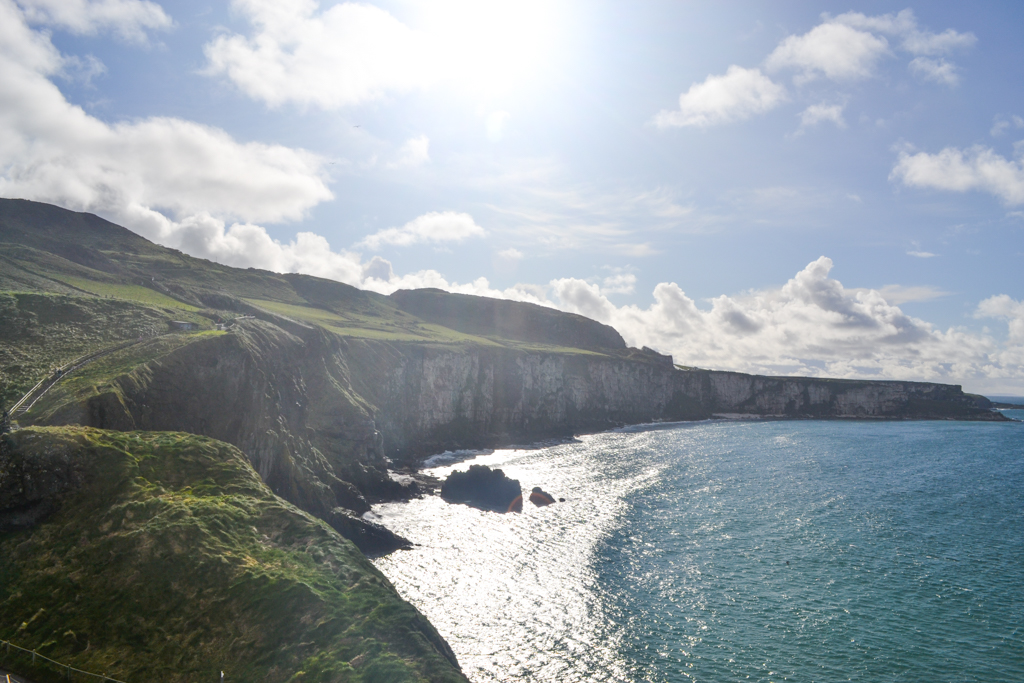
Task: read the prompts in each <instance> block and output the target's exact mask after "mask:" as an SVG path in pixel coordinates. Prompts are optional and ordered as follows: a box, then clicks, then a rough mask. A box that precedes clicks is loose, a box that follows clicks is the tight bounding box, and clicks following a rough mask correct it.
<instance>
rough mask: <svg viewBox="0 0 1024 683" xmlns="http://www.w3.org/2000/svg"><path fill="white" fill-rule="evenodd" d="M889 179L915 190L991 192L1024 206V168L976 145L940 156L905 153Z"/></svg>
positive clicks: (898, 160)
mask: <svg viewBox="0 0 1024 683" xmlns="http://www.w3.org/2000/svg"><path fill="white" fill-rule="evenodd" d="M889 179H890V180H898V181H901V182H902V183H903V184H904V185H908V186H912V187H923V188H933V189H937V190H949V191H953V192H967V191H969V190H978V191H981V192H988V193H990V194H993V195H995V196H997V197H999V198H1000V199H1002V200H1003V202H1005V203H1006V204H1009V205H1018V204H1024V166H1022V162H1021V160H1017V161H1014V160H1011V159H1007V158H1006V157H1003V156H1001V155H999V154H997V153H996V152H995V151H994V150H992V149H991V148H987V147H982V146H981V145H975V146H973V147H970V148H968V149H966V150H960V149H957V148H955V147H947V148H945V149H943V150H942V151H940V152H938V153H937V154H928V153H927V152H918V153H916V154H914V153H911V152H910V151H908V150H902V151H900V153H899V157H898V159H897V161H896V165H895V166H894V167H893V169H892V173H890V174H889Z"/></svg>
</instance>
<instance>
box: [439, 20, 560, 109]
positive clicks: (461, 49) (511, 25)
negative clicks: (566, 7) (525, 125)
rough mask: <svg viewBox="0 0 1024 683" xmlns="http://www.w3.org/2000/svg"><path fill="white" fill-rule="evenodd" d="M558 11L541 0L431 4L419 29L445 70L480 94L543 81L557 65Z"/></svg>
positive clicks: (497, 92)
mask: <svg viewBox="0 0 1024 683" xmlns="http://www.w3.org/2000/svg"><path fill="white" fill-rule="evenodd" d="M559 15H560V11H559V7H558V4H557V3H554V2H542V1H540V0H514V1H511V0H431V2H427V3H424V5H423V6H422V7H421V21H422V23H421V26H422V28H423V30H424V32H425V33H426V34H427V36H428V37H429V41H430V43H431V44H432V48H433V51H435V54H436V56H437V58H438V59H439V61H440V63H441V64H442V65H443V67H442V68H443V69H444V71H445V72H446V73H448V74H449V75H450V77H451V78H452V79H453V80H454V81H455V82H456V83H457V84H458V85H461V86H463V87H465V88H467V89H469V90H471V91H472V92H475V93H478V94H481V95H500V94H503V93H505V92H508V91H510V90H514V89H517V88H520V87H522V86H524V85H527V84H529V83H530V82H531V81H532V80H535V79H538V78H540V77H542V76H543V75H544V74H543V72H544V70H545V68H546V67H550V65H551V64H552V63H553V62H554V61H555V58H556V53H557V49H558V37H559V35H558V34H559V24H560V16H559Z"/></svg>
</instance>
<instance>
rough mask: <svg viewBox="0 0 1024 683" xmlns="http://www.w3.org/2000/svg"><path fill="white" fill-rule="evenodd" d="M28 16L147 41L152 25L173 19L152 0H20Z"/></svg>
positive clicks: (31, 19)
mask: <svg viewBox="0 0 1024 683" xmlns="http://www.w3.org/2000/svg"><path fill="white" fill-rule="evenodd" d="M17 3H18V5H20V6H21V8H22V11H23V12H24V16H25V19H26V20H27V21H28V22H29V23H32V24H45V25H47V26H53V27H56V28H60V29H63V30H65V31H69V32H71V33H77V34H80V35H96V34H97V33H100V32H102V31H113V32H114V33H116V34H118V35H119V36H120V37H122V38H124V39H125V40H129V41H132V42H145V40H146V31H147V30H148V29H167V28H170V27H171V25H172V24H173V22H172V21H171V18H170V17H169V16H167V14H166V13H165V12H164V10H163V8H162V7H160V5H158V4H156V3H155V2H148V0H17Z"/></svg>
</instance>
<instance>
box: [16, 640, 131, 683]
mask: <svg viewBox="0 0 1024 683" xmlns="http://www.w3.org/2000/svg"><path fill="white" fill-rule="evenodd" d="M0 648H3V650H4V660H5V662H6V660H7V659H8V656H9V655H10V653H11V650H12V649H14V650H16V651H20V652H22V653H25V654H26V655H31V656H32V663H33V664H35V663H36V660H37V659H38V660H42V661H43V662H45V663H47V664H51V665H53V666H56V667H57V669H58V670H60V671H61V672H63V673H64V677H65V678H66V679H67V680H69V681H70V680H74V679H72V678H71V675H72V674H75V675H76V676H87V677H89V678H92V679H96V680H100V681H109V682H110V683H125V682H124V681H121V680H118V679H116V678H111V677H110V676H108V675H106V674H94V673H92V672H91V671H83V670H82V669H76V668H75V667H73V666H71V665H70V664H64V663H63V662H58V661H57V660H56V659H50V658H49V657H47V656H46V655H41V654H39V653H38V652H36V651H35V650H29V649H27V648H24V647H19V646H17V645H15V644H14V643H12V642H9V641H7V640H0Z"/></svg>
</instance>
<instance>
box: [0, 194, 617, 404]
mask: <svg viewBox="0 0 1024 683" xmlns="http://www.w3.org/2000/svg"><path fill="white" fill-rule="evenodd" d="M406 295H408V293H407V292H406V293H396V295H394V296H392V297H386V296H382V295H379V294H374V293H373V292H365V291H362V290H359V289H356V288H355V287H351V286H349V285H346V284H342V283H339V282H334V281H331V280H325V279H322V278H316V277H311V276H308V275H299V274H294V273H293V274H279V273H272V272H269V271H263V270H258V269H254V268H245V269H243V268H232V267H229V266H224V265H221V264H218V263H213V262H212V261H207V260H204V259H198V258H194V257H191V256H188V255H187V254H183V253H181V252H180V251H177V250H175V249H168V248H166V247H161V246H159V245H157V244H153V243H152V242H149V241H148V240H146V239H144V238H142V237H140V236H138V235H136V234H134V233H132V232H131V231H129V230H126V229H125V228H122V227H120V226H117V225H114V224H113V223H110V222H108V221H105V220H103V219H101V218H99V217H97V216H93V215H91V214H85V213H76V212H73V211H67V210H65V209H61V208H59V207H55V206H50V205H47V204H40V203H38V202H30V201H26V200H17V199H0V405H3V406H6V405H10V404H11V403H13V402H14V401H15V400H16V399H17V398H18V397H20V395H21V394H22V393H24V392H25V391H26V390H28V389H29V388H31V387H32V386H33V385H34V384H35V383H36V382H37V381H39V380H40V379H42V378H43V377H44V376H45V375H46V374H47V373H48V372H49V370H50V369H51V368H53V367H55V366H59V365H61V364H63V363H65V362H67V361H69V360H72V359H73V358H76V357H78V356H81V355H83V354H85V353H89V352H92V351H95V350H97V349H99V348H103V347H104V346H111V345H113V344H115V343H117V342H120V341H123V340H126V339H132V338H135V337H138V336H139V335H152V334H161V333H166V332H167V331H168V327H167V322H168V321H171V320H186V321H191V322H194V323H196V324H197V325H198V326H199V327H200V328H204V329H210V328H211V327H212V326H213V325H214V324H215V323H216V322H219V321H230V320H231V319H233V318H235V317H237V316H240V315H254V316H256V317H259V318H263V319H265V320H269V321H271V322H275V323H280V324H284V325H287V324H288V322H289V321H294V322H295V323H297V324H298V325H300V326H307V327H320V328H322V329H324V330H326V331H328V332H330V333H331V334H334V335H338V336H340V337H344V338H352V339H369V340H377V341H385V342H397V343H414V344H440V345H446V346H450V345H457V346H467V345H468V346H504V347H509V348H514V349H521V350H529V351H544V352H548V353H595V352H596V353H609V352H612V353H616V352H621V348H620V347H621V346H623V345H622V343H621V338H618V335H617V334H616V333H615V332H614V331H613V330H611V328H606V326H604V325H599V324H598V323H595V322H593V321H590V320H586V319H585V318H581V317H580V316H571V315H568V314H562V313H558V312H556V311H553V310H549V309H544V308H541V307H539V306H530V305H528V304H516V303H513V302H499V303H497V304H496V303H495V302H494V301H492V300H488V299H482V298H481V297H469V296H456V295H447V294H444V293H443V292H438V291H433V292H430V293H428V294H427V296H428V303H429V304H430V305H423V303H422V301H421V298H422V297H421V298H414V299H410V298H409V296H406ZM495 306H497V307H498V308H495ZM481 308H485V309H487V310H488V311H491V309H494V310H496V311H498V314H493V313H491V314H489V316H487V317H488V320H490V322H489V323H487V324H483V325H478V324H473V323H472V322H471V321H473V320H475V319H477V318H479V312H480V310H481ZM403 309H404V310H403ZM499 309H500V310H499ZM417 311H420V312H422V313H423V316H420V315H418V314H417ZM510 322H512V323H514V324H510ZM524 331H525V333H524ZM601 340H603V341H601Z"/></svg>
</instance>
